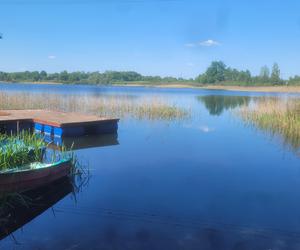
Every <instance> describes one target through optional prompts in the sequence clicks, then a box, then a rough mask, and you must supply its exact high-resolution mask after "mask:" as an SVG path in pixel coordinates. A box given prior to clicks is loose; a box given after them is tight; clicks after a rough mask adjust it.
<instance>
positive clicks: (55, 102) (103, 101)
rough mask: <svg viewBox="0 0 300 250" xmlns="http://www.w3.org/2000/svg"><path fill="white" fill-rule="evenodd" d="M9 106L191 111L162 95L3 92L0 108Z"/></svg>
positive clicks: (104, 112)
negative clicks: (160, 96) (161, 96)
mask: <svg viewBox="0 0 300 250" xmlns="http://www.w3.org/2000/svg"><path fill="white" fill-rule="evenodd" d="M7 109H51V110H58V111H66V112H82V113H90V114H95V115H100V116H107V117H118V118H130V117H131V118H132V117H133V118H136V119H146V120H183V119H187V118H189V117H190V113H191V111H190V109H188V108H184V107H180V106H178V105H176V104H174V103H172V102H169V101H168V100H166V99H163V98H159V97H137V96H131V95H92V94H90V95H63V94H45V93H13V94H12V93H6V92H0V110H7Z"/></svg>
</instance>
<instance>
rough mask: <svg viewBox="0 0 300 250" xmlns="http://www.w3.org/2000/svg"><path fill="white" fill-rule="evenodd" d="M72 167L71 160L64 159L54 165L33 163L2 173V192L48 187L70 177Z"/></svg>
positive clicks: (0, 179)
mask: <svg viewBox="0 0 300 250" xmlns="http://www.w3.org/2000/svg"><path fill="white" fill-rule="evenodd" d="M71 166H72V161H71V159H64V160H60V161H57V162H54V163H41V162H33V163H30V164H27V165H25V166H21V167H16V168H11V169H7V170H3V171H0V192H1V193H3V192H24V191H28V190H30V189H34V188H38V187H41V186H43V185H47V184H49V183H51V182H53V181H56V180H58V179H60V178H63V177H65V176H68V175H69V174H70V171H71Z"/></svg>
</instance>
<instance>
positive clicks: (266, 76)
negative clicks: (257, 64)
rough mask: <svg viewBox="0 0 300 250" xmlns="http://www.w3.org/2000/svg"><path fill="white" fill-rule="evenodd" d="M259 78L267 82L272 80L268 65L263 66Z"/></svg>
mask: <svg viewBox="0 0 300 250" xmlns="http://www.w3.org/2000/svg"><path fill="white" fill-rule="evenodd" d="M259 78H260V81H261V82H263V83H267V82H269V81H270V70H269V68H268V66H263V67H261V69H260V74H259Z"/></svg>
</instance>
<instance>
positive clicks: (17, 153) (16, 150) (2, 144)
mask: <svg viewBox="0 0 300 250" xmlns="http://www.w3.org/2000/svg"><path fill="white" fill-rule="evenodd" d="M44 146H45V143H44V141H43V139H42V138H39V137H37V136H35V135H33V134H30V133H29V132H21V133H19V134H18V135H11V136H8V135H0V171H4V170H7V169H12V168H15V167H21V166H24V165H26V164H29V163H31V162H35V161H41V160H42V156H43V147H44Z"/></svg>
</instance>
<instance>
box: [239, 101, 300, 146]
mask: <svg viewBox="0 0 300 250" xmlns="http://www.w3.org/2000/svg"><path fill="white" fill-rule="evenodd" d="M239 112H240V115H241V116H242V118H243V119H244V120H245V121H246V122H247V123H248V124H251V125H254V126H256V127H257V128H259V129H262V130H264V131H267V132H269V133H271V134H273V135H279V136H280V137H281V138H282V139H283V141H284V143H285V144H287V145H289V146H291V147H292V148H294V149H295V150H297V151H298V150H299V149H300V99H299V98H292V99H289V100H286V99H281V98H257V99H255V100H254V104H253V105H252V106H248V107H243V108H242V109H240V111H239Z"/></svg>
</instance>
